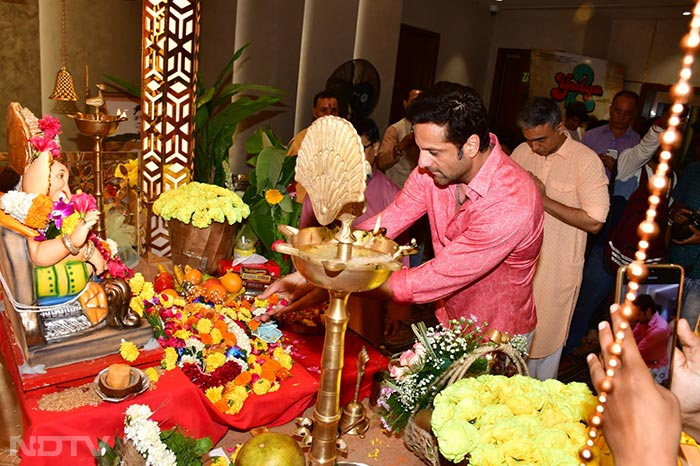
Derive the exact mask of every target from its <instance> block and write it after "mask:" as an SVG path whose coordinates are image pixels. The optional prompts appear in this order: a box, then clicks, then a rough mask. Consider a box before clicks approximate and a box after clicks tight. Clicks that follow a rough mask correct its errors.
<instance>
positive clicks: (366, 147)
mask: <svg viewBox="0 0 700 466" xmlns="http://www.w3.org/2000/svg"><path fill="white" fill-rule="evenodd" d="M373 145H374V143H373V142H368V143H367V144H365V145H364V146H362V147H364V148H365V150H367V149H369V148H370V147H372V146H373Z"/></svg>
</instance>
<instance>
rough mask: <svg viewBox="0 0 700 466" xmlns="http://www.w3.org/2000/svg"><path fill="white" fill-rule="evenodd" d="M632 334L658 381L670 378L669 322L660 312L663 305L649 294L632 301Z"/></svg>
mask: <svg viewBox="0 0 700 466" xmlns="http://www.w3.org/2000/svg"><path fill="white" fill-rule="evenodd" d="M632 307H633V309H632V317H631V318H630V324H631V325H632V334H633V335H634V341H635V342H636V343H637V347H638V348H639V353H640V354H641V355H642V359H643V360H644V362H645V363H646V365H647V367H648V368H649V369H651V375H653V376H654V379H655V380H656V381H657V382H658V383H663V382H665V381H667V380H668V372H669V369H670V367H669V365H668V362H669V361H668V353H667V351H668V344H669V338H670V337H671V335H670V330H669V327H668V322H667V321H666V319H664V318H663V316H662V315H661V314H660V313H659V310H660V309H661V306H659V305H658V304H656V303H655V302H654V298H652V297H651V296H650V295H648V294H640V295H637V297H636V298H635V299H634V301H633V302H632Z"/></svg>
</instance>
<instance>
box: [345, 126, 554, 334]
mask: <svg viewBox="0 0 700 466" xmlns="http://www.w3.org/2000/svg"><path fill="white" fill-rule="evenodd" d="M491 143H492V144H493V149H492V151H491V154H490V155H489V157H488V158H487V159H486V162H485V163H484V165H483V166H482V167H481V169H480V170H479V172H478V173H477V175H476V176H475V177H474V179H472V180H471V182H470V183H469V185H468V186H467V190H466V191H467V195H468V196H469V199H468V200H467V201H466V202H465V203H464V204H463V205H462V206H460V208H459V209H457V204H456V200H455V199H456V195H455V194H456V192H455V190H456V187H455V185H450V186H448V187H445V188H439V187H437V186H436V185H435V183H434V182H433V179H432V178H431V177H430V175H429V174H427V173H421V172H420V170H418V169H416V170H414V171H413V172H412V173H411V175H410V176H409V177H408V179H407V180H406V184H404V187H403V189H402V190H401V191H400V192H399V194H398V195H397V196H396V199H395V200H394V202H393V203H392V204H390V205H389V206H388V207H387V208H386V209H385V210H384V211H383V212H382V213H381V214H380V215H381V226H383V227H386V228H387V234H388V236H389V237H391V238H394V237H396V235H398V234H400V233H402V232H403V231H405V230H406V229H407V228H408V227H409V226H410V225H411V224H412V223H413V222H415V221H416V220H418V219H419V218H420V217H421V216H422V215H423V214H425V213H427V214H428V218H429V220H430V232H431V235H432V240H433V248H434V251H435V258H434V259H432V260H430V261H428V262H426V263H424V264H422V265H420V266H419V267H415V268H411V269H402V270H400V271H398V272H394V273H393V274H392V275H391V277H390V278H389V282H390V284H391V288H392V290H393V292H394V299H395V300H397V301H399V302H415V303H426V302H433V301H440V303H441V304H442V305H441V306H439V309H438V312H437V315H438V318H439V319H440V320H441V321H445V320H447V319H449V318H460V317H466V318H470V317H473V318H475V319H477V321H479V322H488V325H489V328H493V329H497V330H500V331H502V332H508V333H510V334H524V333H528V332H530V331H532V330H533V329H534V328H535V323H536V319H537V317H536V313H535V303H534V299H533V298H532V278H533V275H534V269H535V264H536V261H537V255H538V253H539V250H540V245H541V243H542V228H543V223H544V217H543V208H542V200H541V198H540V195H539V192H538V191H537V187H536V186H535V184H534V182H533V181H532V179H531V178H530V176H529V175H528V174H527V173H526V172H525V171H524V170H522V168H520V167H519V166H518V165H517V164H516V163H514V162H513V161H512V160H510V158H508V156H507V155H506V154H505V153H504V152H503V151H502V150H501V147H500V145H499V144H498V141H497V139H496V137H495V136H493V135H492V136H491ZM374 226H375V219H374V218H371V219H369V220H366V221H365V222H363V223H362V224H360V225H358V228H362V229H365V230H371V229H372V228H373V227H374Z"/></svg>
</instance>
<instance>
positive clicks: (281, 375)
mask: <svg viewBox="0 0 700 466" xmlns="http://www.w3.org/2000/svg"><path fill="white" fill-rule="evenodd" d="M275 375H276V376H277V380H279V381H280V382H282V381H284V380H287V379H288V378H290V377H291V376H292V371H290V370H289V369H285V368H284V367H282V368H280V370H278V371H277V372H275Z"/></svg>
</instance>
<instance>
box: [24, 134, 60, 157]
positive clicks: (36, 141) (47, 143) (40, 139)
mask: <svg viewBox="0 0 700 466" xmlns="http://www.w3.org/2000/svg"><path fill="white" fill-rule="evenodd" d="M29 142H30V143H31V144H32V146H34V149H36V150H37V151H38V152H40V153H41V152H51V155H53V156H54V157H60V156H61V148H60V147H59V146H58V143H57V142H56V141H54V140H53V139H49V138H47V137H45V136H34V137H33V138H31V139H30V140H29Z"/></svg>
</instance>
